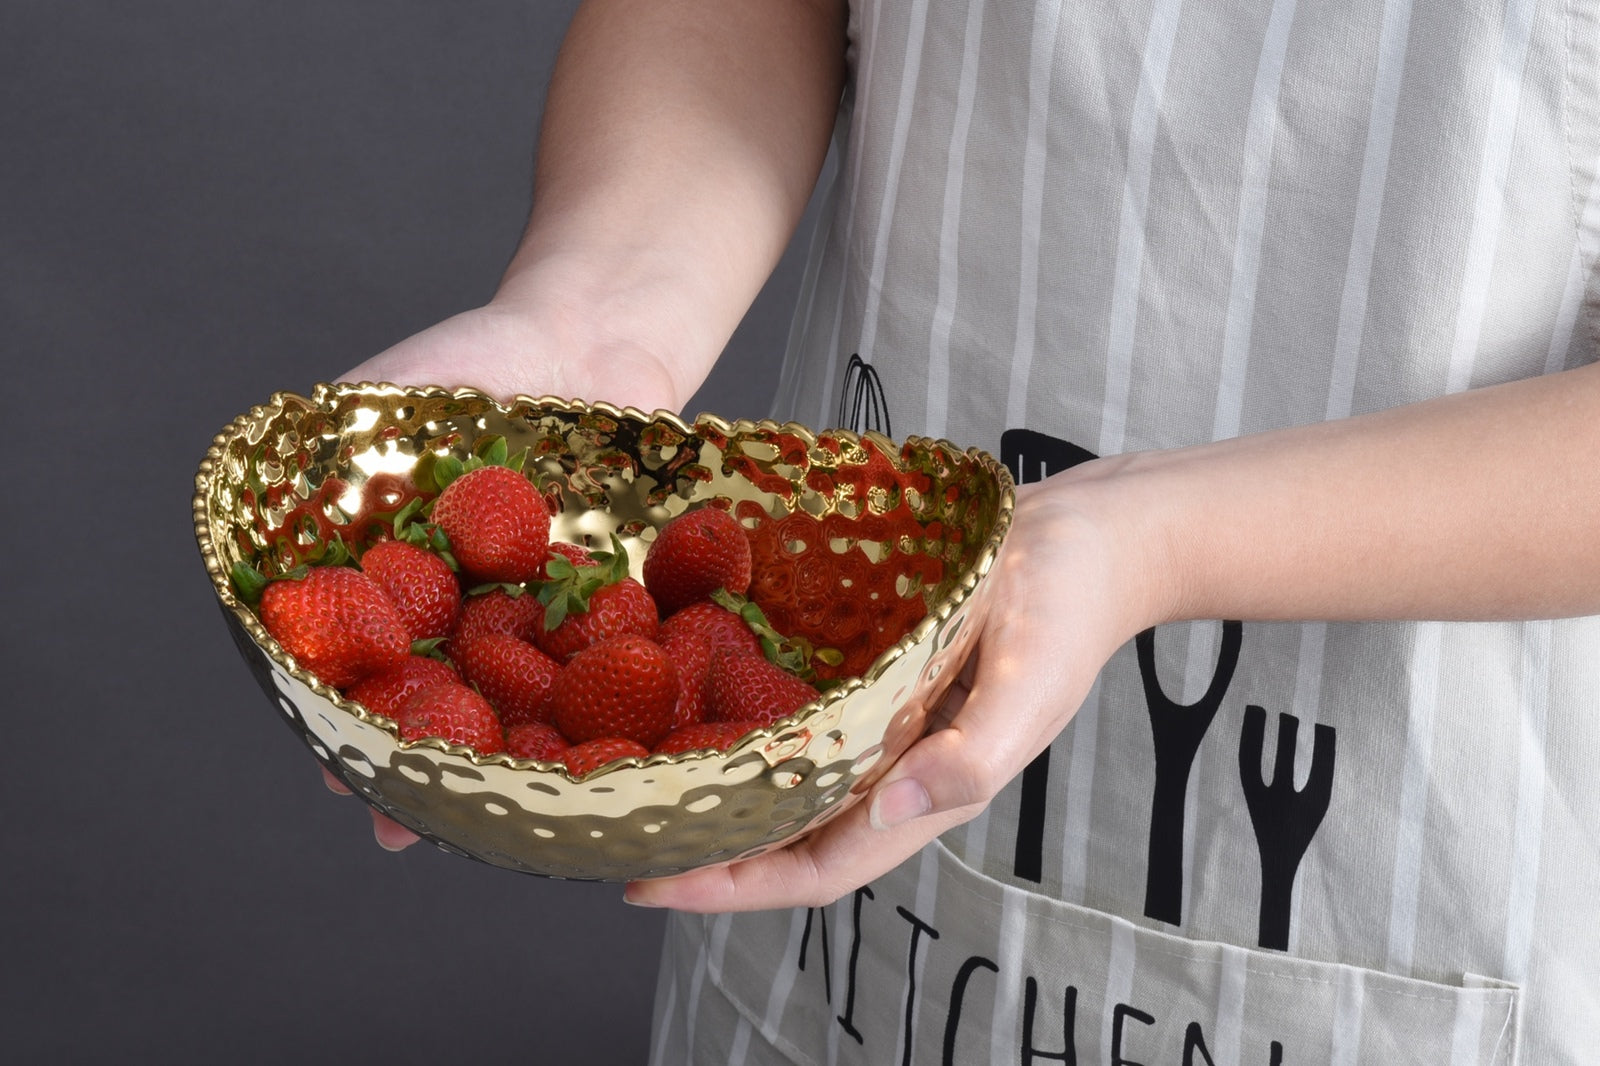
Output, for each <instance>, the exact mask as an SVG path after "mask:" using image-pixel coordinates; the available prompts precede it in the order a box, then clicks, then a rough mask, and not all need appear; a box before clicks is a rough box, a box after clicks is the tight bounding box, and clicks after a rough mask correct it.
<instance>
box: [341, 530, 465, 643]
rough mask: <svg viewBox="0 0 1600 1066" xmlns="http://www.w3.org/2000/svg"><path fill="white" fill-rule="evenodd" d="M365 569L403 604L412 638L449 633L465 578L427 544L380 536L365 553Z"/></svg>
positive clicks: (457, 608)
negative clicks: (423, 545) (427, 546)
mask: <svg viewBox="0 0 1600 1066" xmlns="http://www.w3.org/2000/svg"><path fill="white" fill-rule="evenodd" d="M361 569H362V570H364V571H366V573H367V574H368V575H369V576H370V577H371V578H372V579H373V580H374V581H376V582H377V583H378V584H379V585H381V586H382V587H383V590H384V591H385V592H387V593H388V594H389V596H390V598H391V599H393V600H394V602H395V606H396V607H399V608H400V615H401V617H402V618H404V619H405V620H406V628H407V629H409V630H410V631H411V639H412V640H433V639H436V638H439V637H444V636H448V635H449V633H450V631H451V630H452V629H454V628H455V627H456V620H457V619H458V618H459V617H460V615H461V580H460V578H458V577H456V572H455V571H454V570H452V569H450V564H449V563H447V562H445V561H444V560H443V559H441V558H439V556H437V555H435V554H434V553H433V552H431V551H428V550H427V549H426V548H420V547H418V546H417V545H415V544H409V543H407V542H406V541H403V540H380V541H378V542H377V543H376V544H374V545H372V546H371V547H370V548H368V549H367V550H366V551H365V552H363V553H362V555H361Z"/></svg>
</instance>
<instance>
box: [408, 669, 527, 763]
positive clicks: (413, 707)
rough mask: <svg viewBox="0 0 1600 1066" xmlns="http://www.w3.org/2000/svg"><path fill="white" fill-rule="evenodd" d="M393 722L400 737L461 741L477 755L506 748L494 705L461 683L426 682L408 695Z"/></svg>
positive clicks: (454, 742) (456, 742) (451, 741)
mask: <svg viewBox="0 0 1600 1066" xmlns="http://www.w3.org/2000/svg"><path fill="white" fill-rule="evenodd" d="M395 721H396V722H397V723H398V724H399V726H400V739H401V740H421V739H423V738H424V737H439V738H441V739H443V740H447V741H449V742H450V743H452V744H463V745H465V746H467V747H469V748H471V749H472V750H473V751H475V752H477V753H478V754H479V755H493V754H495V753H496V752H499V751H503V750H504V749H505V736H504V734H503V733H502V731H501V729H500V719H499V718H498V717H497V716H496V715H495V713H494V708H493V707H491V706H489V701H488V700H486V699H484V698H483V696H482V695H481V694H479V693H478V692H477V691H475V690H474V689H471V688H469V687H467V686H466V685H463V684H461V683H460V682H446V683H445V684H442V685H427V686H425V687H423V688H419V689H417V691H415V692H413V693H412V694H411V695H409V696H407V697H406V699H405V702H404V703H403V704H401V706H400V713H399V714H398V715H397V716H396V718H395Z"/></svg>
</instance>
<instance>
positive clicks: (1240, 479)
mask: <svg viewBox="0 0 1600 1066" xmlns="http://www.w3.org/2000/svg"><path fill="white" fill-rule="evenodd" d="M1080 488H1081V489H1082V491H1083V492H1085V493H1087V495H1086V496H1085V497H1084V500H1085V502H1086V503H1087V504H1088V506H1090V507H1091V508H1092V507H1094V506H1095V504H1094V501H1096V500H1099V501H1103V502H1105V503H1106V505H1107V506H1106V509H1105V510H1104V511H1103V512H1102V514H1104V515H1106V516H1109V517H1108V518H1107V521H1109V522H1111V523H1113V524H1119V525H1122V526H1124V527H1126V528H1127V529H1128V530H1129V531H1131V536H1130V537H1129V538H1128V540H1129V542H1130V543H1137V544H1139V545H1140V546H1141V549H1140V550H1141V552H1142V553H1143V555H1144V559H1145V562H1143V563H1137V564H1135V563H1130V565H1129V574H1128V575H1127V580H1128V582H1129V584H1130V587H1132V588H1133V589H1135V590H1136V592H1135V595H1136V597H1137V598H1138V601H1139V602H1138V606H1137V608H1136V613H1135V617H1136V618H1137V619H1138V621H1140V622H1144V623H1153V622H1160V621H1168V620H1175V619H1180V618H1199V617H1206V618H1242V619H1255V620H1268V619H1326V620H1358V619H1385V618H1387V619H1401V618H1405V619H1505V618H1533V617H1562V616H1569V615H1580V614H1591V613H1600V365H1592V366H1587V367H1584V368H1582V369H1579V370H1575V371H1569V372H1567V373H1563V374H1557V375H1552V376H1549V377H1542V378H1534V379H1529V380H1526V381H1519V382H1513V383H1511V384H1507V385H1502V386H1496V387H1493V388H1487V389H1480V390H1475V391H1472V392H1468V393H1462V394H1457V395H1453V396H1449V397H1444V398H1441V399H1438V400H1433V401H1429V402H1426V403H1421V404H1415V405H1410V406H1407V407H1402V408H1397V409H1395V410H1391V411H1386V412H1381V413H1377V414H1371V415H1364V416H1360V417H1357V418H1351V419H1344V420H1340V421H1336V422H1329V423H1324V424H1319V425H1312V426H1305V427H1299V428H1294V429H1286V430H1282V431H1277V432H1272V433H1263V434H1259V435H1254V436H1249V437H1244V438H1240V439H1237V440H1229V441H1222V442H1218V443H1216V444H1209V445H1203V446H1198V447H1193V448H1185V449H1177V450H1173V451H1169V452H1151V453H1146V454H1142V455H1132V456H1128V457H1122V458H1117V459H1112V460H1110V461H1108V462H1105V463H1097V464H1090V469H1086V470H1085V472H1084V476H1083V479H1082V482H1081V485H1080ZM1152 560H1153V562H1152Z"/></svg>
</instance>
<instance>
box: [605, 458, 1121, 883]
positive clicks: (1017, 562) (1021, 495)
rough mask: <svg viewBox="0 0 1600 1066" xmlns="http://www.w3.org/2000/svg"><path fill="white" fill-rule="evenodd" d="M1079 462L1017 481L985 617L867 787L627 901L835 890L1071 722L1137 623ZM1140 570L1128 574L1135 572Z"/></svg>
mask: <svg viewBox="0 0 1600 1066" xmlns="http://www.w3.org/2000/svg"><path fill="white" fill-rule="evenodd" d="M1099 465H1101V464H1095V463H1090V464H1085V466H1083V467H1077V468H1074V469H1073V470H1070V471H1067V472H1066V473H1064V474H1061V475H1057V476H1056V477H1055V478H1051V479H1050V480H1048V481H1045V482H1042V483H1039V484H1036V485H1027V486H1023V487H1021V488H1020V489H1019V490H1018V493H1017V509H1016V515H1015V521H1014V524H1013V526H1012V529H1011V532H1010V533H1009V534H1008V536H1007V539H1006V544H1005V547H1004V549H1003V550H1002V552H1001V554H1000V558H999V560H998V562H997V564H996V566H995V569H994V570H993V571H992V572H991V574H990V575H989V578H988V580H989V581H990V582H992V583H993V587H992V589H991V599H990V603H991V604H992V605H994V606H993V608H991V610H990V611H989V612H988V617H987V619H986V621H985V622H984V628H983V629H982V630H981V631H980V633H979V635H978V638H977V643H976V645H975V649H974V651H973V654H972V656H971V658H970V659H969V660H968V662H967V664H966V666H965V668H964V669H963V670H962V671H961V673H960V676H959V678H958V679H957V681H956V682H955V683H954V684H953V685H952V687H951V690H950V692H949V694H948V695H947V696H946V698H945V700H944V702H943V704H942V706H940V707H938V708H936V709H935V710H934V712H933V720H932V722H931V723H930V729H931V731H930V732H929V733H927V734H926V735H925V736H924V737H923V738H922V739H921V740H919V741H918V742H917V743H915V744H914V745H912V747H911V748H910V749H909V750H907V751H906V753H905V754H904V755H902V756H901V757H900V759H899V760H898V761H897V762H896V763H895V764H894V765H893V766H892V767H891V768H890V769H889V771H888V772H887V773H886V774H885V775H884V777H883V779H882V780H881V781H879V782H878V783H877V784H876V785H875V786H874V787H873V788H872V790H871V792H870V794H869V795H868V796H866V797H865V798H864V799H863V800H861V801H860V802H858V803H857V804H856V805H855V806H853V807H852V808H851V809H850V810H848V811H846V812H845V813H844V814H842V815H840V816H839V817H838V818H837V819H835V820H834V821H832V822H830V823H828V824H827V825H826V826H824V827H822V828H820V829H818V830H817V831H816V832H814V833H812V834H810V835H808V836H804V837H802V838H800V839H799V840H798V841H796V842H795V843H794V844H792V845H790V846H789V847H785V848H780V849H777V850H774V851H771V852H767V853H766V854H763V855H760V856H758V857H756V858H752V859H748V860H745V861H743V862H735V863H731V864H728V865H724V866H718V867H711V868H707V869H703V870H694V871H691V872H689V873H685V874H679V875H677V876H674V877H668V878H661V879H658V880H649V881H636V882H633V883H632V884H630V885H629V886H628V888H627V893H626V898H627V900H628V902H630V903H634V904H638V905H642V906H658V907H671V908H674V909H678V910H685V911H702V912H721V911H743V910H763V909H769V908H777V907H792V906H815V905H821V904H825V903H830V902H832V901H834V900H836V899H838V898H840V897H841V896H843V895H845V894H846V893H848V892H850V891H852V890H853V889H855V888H857V887H859V886H861V885H863V884H865V883H867V882H868V881H871V880H873V879H874V878H876V877H879V876H880V875H882V874H884V873H887V872H888V871H889V870H891V869H892V868H894V867H895V866H896V865H898V864H899V863H901V862H903V861H904V860H905V859H907V858H909V857H910V856H911V855H913V854H915V853H916V852H917V851H918V850H920V849H921V848H922V847H923V846H924V845H926V844H927V843H929V842H930V841H932V840H933V839H934V838H935V837H937V836H938V835H940V834H941V833H943V832H945V831H946V830H948V829H951V828H953V827H955V826H958V825H960V824H962V823H963V822H966V821H968V820H970V819H972V818H974V817H976V816H977V815H978V814H979V813H980V812H981V811H982V810H983V809H984V807H985V806H987V805H988V803H989V801H990V800H992V799H993V798H994V797H995V795H996V794H997V793H998V792H999V791H1000V789H1001V788H1003V787H1004V786H1005V785H1006V783H1007V782H1009V781H1010V780H1011V779H1012V778H1013V777H1015V776H1016V775H1017V774H1019V773H1021V772H1022V770H1023V768H1024V767H1026V766H1027V764H1028V763H1029V761H1030V760H1032V759H1033V757H1034V756H1035V755H1037V754H1038V753H1039V752H1040V751H1042V750H1043V749H1044V748H1045V747H1047V746H1048V745H1049V744H1050V742H1051V741H1052V740H1053V739H1054V738H1055V736H1056V734H1058V733H1059V732H1061V730H1062V729H1063V728H1064V727H1065V726H1066V725H1067V723H1068V722H1069V721H1070V720H1071V719H1072V716H1073V715H1074V714H1075V713H1076V712H1077V710H1078V707H1079V706H1080V705H1081V704H1082V702H1083V700H1084V698H1085V696H1086V695H1087V694H1088V692H1089V688H1090V686H1091V685H1092V684H1093V682H1094V679H1095V677H1096V676H1097V675H1098V674H1099V672H1100V668H1101V667H1102V666H1103V665H1104V664H1105V662H1106V660H1107V659H1109V658H1110V657H1111V655H1112V653H1113V652H1115V651H1116V649H1117V648H1118V647H1120V646H1121V645H1122V644H1123V643H1125V642H1126V641H1127V640H1128V639H1129V638H1130V637H1132V636H1133V634H1134V633H1136V632H1138V630H1139V629H1141V628H1143V627H1144V625H1145V624H1147V623H1146V622H1145V616H1146V613H1147V612H1146V608H1147V606H1148V605H1147V604H1146V603H1145V602H1143V601H1144V600H1145V599H1146V597H1143V596H1142V595H1140V594H1139V593H1138V592H1137V591H1136V590H1135V589H1133V588H1131V587H1130V581H1129V580H1125V578H1129V577H1130V576H1131V575H1140V574H1141V570H1140V569H1139V568H1134V567H1131V566H1130V565H1129V564H1130V563H1132V562H1133V561H1134V560H1132V559H1131V558H1124V556H1127V555H1129V554H1130V553H1128V552H1127V551H1126V549H1125V547H1124V546H1125V545H1126V544H1128V543H1129V539H1128V538H1127V537H1124V536H1121V535H1120V534H1122V533H1123V532H1124V531H1122V530H1120V529H1117V528H1114V527H1107V526H1105V525H1103V524H1101V523H1099V522H1097V521H1096V520H1095V519H1094V518H1092V517H1091V511H1090V510H1089V509H1087V508H1085V507H1084V506H1082V504H1084V503H1085V501H1087V500H1090V499H1092V498H1093V497H1095V496H1097V495H1100V494H1101V493H1100V490H1099V489H1098V488H1097V486H1099V485H1100V484H1102V483H1103V482H1104V479H1101V478H1099V477H1097V476H1096V471H1095V470H1094V469H1093V468H1095V467H1097V466H1099ZM1131 580H1132V581H1133V582H1135V583H1137V582H1138V581H1139V580H1141V579H1140V578H1139V577H1137V576H1133V577H1131Z"/></svg>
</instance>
